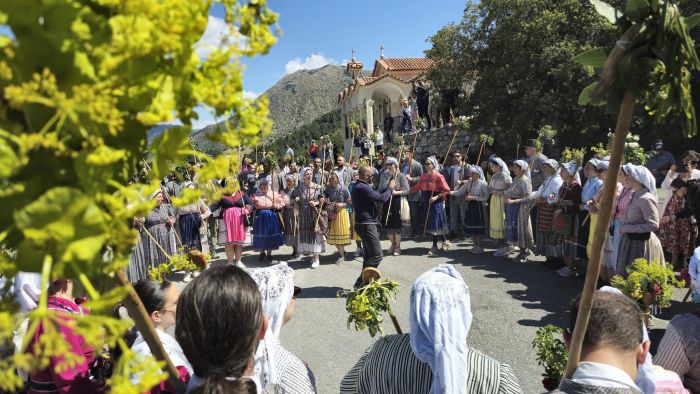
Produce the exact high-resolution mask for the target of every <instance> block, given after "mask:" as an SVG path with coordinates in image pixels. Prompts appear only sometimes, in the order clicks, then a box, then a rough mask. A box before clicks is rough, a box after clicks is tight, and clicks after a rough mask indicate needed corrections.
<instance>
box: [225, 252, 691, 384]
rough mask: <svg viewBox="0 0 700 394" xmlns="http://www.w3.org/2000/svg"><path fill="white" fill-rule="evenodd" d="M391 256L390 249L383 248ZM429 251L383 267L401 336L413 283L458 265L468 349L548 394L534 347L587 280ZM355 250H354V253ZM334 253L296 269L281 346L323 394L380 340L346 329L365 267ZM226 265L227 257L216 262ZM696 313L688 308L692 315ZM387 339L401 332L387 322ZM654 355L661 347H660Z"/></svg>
mask: <svg viewBox="0 0 700 394" xmlns="http://www.w3.org/2000/svg"><path fill="white" fill-rule="evenodd" d="M382 245H383V246H384V248H385V250H386V249H387V248H388V247H389V242H388V241H382ZM427 246H429V243H428V242H427V241H426V242H422V243H416V242H414V241H404V242H403V255H402V256H399V257H394V256H390V257H386V258H385V259H384V261H383V262H382V264H381V266H380V270H381V271H382V274H383V276H384V277H387V278H392V279H394V280H397V281H399V282H400V283H401V287H400V288H399V291H400V292H399V295H398V300H397V304H396V305H395V306H394V307H393V309H394V311H395V313H396V315H397V317H398V320H399V323H400V325H401V328H402V329H403V330H404V331H405V332H407V331H408V329H409V325H408V307H409V294H410V288H411V284H412V283H413V281H414V280H415V279H416V278H417V277H418V276H419V275H420V274H422V273H423V272H425V271H426V270H428V269H430V268H432V267H435V266H436V265H438V264H442V263H447V264H453V265H454V266H455V267H456V268H457V270H458V271H459V272H460V273H461V274H462V276H463V277H464V279H465V281H466V282H467V285H468V286H469V290H470V294H471V305H472V313H473V315H474V320H473V323H472V327H471V330H470V332H469V337H468V339H467V342H468V343H469V345H470V346H472V347H474V348H477V349H479V350H481V351H483V352H485V353H487V354H489V355H491V356H493V357H495V358H496V359H498V360H500V361H502V362H506V363H508V364H510V365H511V366H512V367H513V369H514V370H515V372H516V375H517V377H518V379H519V381H520V384H521V386H522V388H523V391H524V392H525V393H538V392H541V391H542V390H541V387H542V386H541V383H540V381H541V373H542V369H541V367H539V366H538V365H537V363H536V361H535V352H534V350H533V349H532V346H531V343H532V339H533V338H534V336H535V331H536V330H537V328H539V327H542V326H545V325H547V324H550V323H551V324H555V325H558V326H562V327H565V326H566V325H567V323H568V320H567V310H568V305H569V303H570V301H571V299H573V297H574V296H575V295H576V294H578V293H579V292H580V291H581V288H582V286H583V280H582V279H581V278H562V277H560V276H558V275H557V274H556V272H555V269H556V268H558V267H554V266H549V265H547V264H546V263H544V262H542V261H541V259H540V261H532V262H528V263H524V264H518V263H513V262H510V261H509V260H505V259H502V258H496V257H493V256H491V255H490V254H483V255H480V256H475V255H472V254H470V253H469V252H468V251H467V250H466V246H467V244H465V243H457V244H456V245H455V247H454V248H453V249H452V250H449V251H447V252H442V253H441V255H440V256H437V257H427V249H426V247H427ZM350 249H351V250H354V246H351V247H350ZM334 250H335V248H333V249H331V247H329V248H327V251H326V253H324V255H323V256H322V257H321V266H320V267H319V268H318V269H315V270H312V269H310V264H311V263H310V261H309V260H305V261H301V262H292V263H290V264H289V266H290V267H292V268H294V270H295V283H296V284H297V285H298V286H301V287H302V288H303V291H302V293H301V294H300V296H299V297H298V299H297V308H296V314H295V315H294V318H293V319H292V321H290V322H289V323H288V324H287V325H286V326H285V327H284V329H283V330H282V334H281V341H282V344H283V345H284V346H285V347H286V348H287V349H288V350H290V351H291V352H292V353H294V354H296V355H297V356H299V357H301V358H302V359H303V360H304V361H306V362H307V363H308V364H309V365H310V367H311V369H312V370H313V371H314V374H315V375H316V383H317V388H318V391H319V393H323V394H325V393H337V392H338V387H339V383H340V380H341V379H342V377H343V376H344V375H345V373H346V372H347V371H348V370H349V369H350V368H351V367H352V365H353V364H354V363H355V362H356V361H357V360H358V359H359V357H360V355H361V354H362V353H363V352H364V351H365V349H366V348H367V347H368V346H369V345H370V344H371V343H372V341H373V339H372V338H371V337H370V336H369V333H368V332H366V331H359V332H358V331H355V330H354V329H352V328H351V329H348V328H347V326H346V321H347V313H346V312H345V300H344V299H342V298H337V297H336V293H337V292H338V290H341V289H343V288H349V287H351V286H352V284H353V283H354V281H355V278H356V277H357V275H358V273H359V272H360V269H361V267H362V263H361V261H360V260H359V259H357V260H355V261H345V262H342V263H341V264H340V265H336V264H334V263H333V262H332V261H333V260H334V256H332V255H331V252H333V251H334ZM290 252H291V248H286V247H285V248H282V249H281V250H279V251H277V252H275V254H276V255H279V256H280V257H281V259H286V256H287V255H288V254H289V253H290ZM217 257H218V258H219V259H221V258H223V256H222V254H221V253H219V254H218V255H217ZM243 262H244V263H245V264H246V265H248V267H251V268H255V267H259V266H261V265H260V264H259V263H258V262H257V255H255V254H254V253H253V252H252V251H247V252H246V253H245V255H244V257H243ZM684 294H685V290H678V291H676V293H675V296H674V299H675V300H676V301H674V305H673V306H672V308H671V310H670V311H669V312H666V315H661V316H660V317H659V318H656V319H655V320H654V323H653V328H652V330H651V336H652V340H656V341H657V342H658V340H659V339H660V338H661V335H662V334H663V330H664V329H665V327H666V320H663V319H668V318H670V316H671V312H673V313H677V312H678V311H680V310H681V308H680V307H679V305H678V304H679V300H680V299H681V298H682V296H683V295H684ZM690 308H692V306H690V305H687V306H686V307H685V308H683V309H685V310H689V309H690ZM386 319H387V321H386V324H385V326H384V328H385V330H386V333H387V334H392V333H394V328H393V326H392V324H391V321H390V320H389V318H388V316H386ZM653 349H655V346H653Z"/></svg>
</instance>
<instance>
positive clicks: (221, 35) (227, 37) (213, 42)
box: [194, 15, 234, 59]
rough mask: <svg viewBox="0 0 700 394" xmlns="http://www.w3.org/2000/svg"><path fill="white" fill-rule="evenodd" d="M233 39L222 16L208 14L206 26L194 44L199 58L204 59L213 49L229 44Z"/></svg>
mask: <svg viewBox="0 0 700 394" xmlns="http://www.w3.org/2000/svg"><path fill="white" fill-rule="evenodd" d="M233 39H234V37H233V36H232V34H231V31H230V30H229V26H228V25H227V24H226V21H224V20H223V19H222V18H219V17H216V16H213V15H209V18H208V20H207V28H206V30H204V34H202V37H201V38H200V39H199V41H197V43H196V44H194V46H195V50H196V51H197V55H199V57H200V59H204V58H206V57H207V56H209V54H210V53H212V52H213V51H214V50H215V49H217V48H220V47H222V46H224V45H229V44H231V43H232V42H233V41H232V40H233Z"/></svg>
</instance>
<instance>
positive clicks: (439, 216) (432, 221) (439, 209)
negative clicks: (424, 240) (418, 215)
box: [421, 193, 450, 235]
mask: <svg viewBox="0 0 700 394" xmlns="http://www.w3.org/2000/svg"><path fill="white" fill-rule="evenodd" d="M430 194H431V193H421V197H422V199H423V206H424V207H425V209H424V210H423V212H425V213H426V214H428V218H427V220H428V224H427V226H426V227H425V232H426V233H428V234H432V235H443V234H447V233H449V232H450V224H449V222H448V221H447V218H446V217H445V202H444V201H442V199H438V200H437V201H435V202H434V203H433V204H432V205H430V209H428V205H429V204H430ZM423 220H426V217H425V214H424V215H423ZM423 225H425V222H423Z"/></svg>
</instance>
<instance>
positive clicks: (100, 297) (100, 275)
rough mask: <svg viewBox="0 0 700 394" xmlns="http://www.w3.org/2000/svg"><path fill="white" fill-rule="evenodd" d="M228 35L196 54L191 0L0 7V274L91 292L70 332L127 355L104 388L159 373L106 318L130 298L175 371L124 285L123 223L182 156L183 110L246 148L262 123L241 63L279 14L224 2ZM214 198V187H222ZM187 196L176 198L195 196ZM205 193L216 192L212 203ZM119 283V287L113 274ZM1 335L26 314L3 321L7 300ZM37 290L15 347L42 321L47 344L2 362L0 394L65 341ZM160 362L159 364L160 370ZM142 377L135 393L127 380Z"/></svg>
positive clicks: (80, 0) (121, 387)
mask: <svg viewBox="0 0 700 394" xmlns="http://www.w3.org/2000/svg"><path fill="white" fill-rule="evenodd" d="M221 5H222V7H223V9H224V11H225V21H226V25H227V27H228V34H227V35H226V37H224V38H223V39H222V41H221V42H220V45H219V46H218V48H217V49H215V50H213V51H211V52H210V53H209V54H208V55H207V56H206V57H205V56H200V55H199V54H198V52H197V50H196V48H195V43H197V42H198V41H199V39H200V38H201V37H202V34H203V33H204V30H205V28H206V25H207V21H208V16H209V11H210V8H211V7H212V2H211V1H194V2H193V1H189V0H166V1H160V0H124V1H115V0H94V1H92V0H91V1H88V0H51V1H45V0H5V1H2V2H0V24H3V25H6V26H7V27H8V28H9V29H10V30H11V32H12V35H10V36H3V35H0V51H1V52H2V56H0V92H1V93H0V205H2V206H3V209H2V211H1V212H0V245H2V248H3V250H8V251H9V253H2V254H0V271H2V274H3V275H4V276H5V277H6V278H10V279H11V278H12V276H13V275H14V274H15V273H16V272H17V271H30V272H41V274H42V284H43V288H46V285H47V283H48V282H49V280H50V279H53V278H70V279H73V280H74V281H75V282H76V283H78V284H79V285H81V286H82V288H83V289H84V290H85V291H86V292H87V294H88V295H89V298H90V302H89V306H90V307H91V308H92V311H93V313H92V314H91V315H90V316H87V317H84V318H79V319H78V322H77V326H76V330H77V331H78V332H79V333H80V334H82V335H83V336H84V337H85V339H86V340H87V342H88V343H89V344H91V345H92V346H94V348H95V349H101V348H102V346H103V345H104V344H107V345H109V346H112V347H116V346H120V347H122V350H123V351H124V352H125V355H126V357H124V358H123V359H122V361H120V362H119V363H118V364H117V366H116V370H115V373H114V375H113V376H112V378H111V379H110V380H109V384H110V386H111V388H112V390H113V391H115V392H119V393H140V392H143V391H147V389H149V388H150V386H149V385H151V384H153V383H155V382H157V381H158V380H159V379H161V378H162V377H163V375H162V374H161V373H160V372H159V369H158V368H155V366H156V364H155V362H154V360H153V359H150V360H147V359H140V360H135V359H134V357H133V354H132V353H130V351H129V349H128V348H126V347H125V344H124V342H123V341H122V340H121V339H120V338H121V336H122V334H123V332H124V330H125V329H126V326H127V325H128V322H123V321H120V320H118V319H114V318H112V317H110V316H111V308H112V306H113V305H114V304H115V303H116V302H117V301H118V300H120V299H122V298H124V297H125V296H127V297H128V299H127V300H128V301H129V303H128V307H129V308H130V314H131V316H133V317H134V318H135V320H136V324H137V327H138V328H139V330H140V331H141V332H142V333H143V334H144V336H145V337H146V339H147V341H148V342H149V345H150V346H151V348H152V350H153V353H154V354H155V355H156V356H157V357H158V358H159V359H161V360H162V361H163V362H165V363H167V368H166V370H167V371H169V372H171V373H170V376H169V379H170V381H171V382H172V383H174V386H176V387H177V384H176V383H177V377H176V376H174V373H173V372H176V371H175V369H174V367H173V366H172V363H170V362H169V361H168V360H167V356H165V355H164V352H163V351H162V348H161V347H160V345H158V344H157V343H158V342H157V340H154V338H155V337H154V335H155V334H154V333H153V331H152V326H151V325H150V320H148V319H146V318H145V311H144V310H143V307H142V306H141V307H140V308H139V306H140V302H139V301H138V299H137V298H136V297H135V293H134V292H133V289H132V288H131V286H129V285H128V284H125V279H124V276H123V269H124V267H125V266H126V265H127V264H128V260H129V255H130V253H131V250H132V246H133V244H134V243H135V240H136V232H135V231H134V230H133V229H132V228H131V223H132V218H133V217H136V216H143V215H144V214H145V213H147V212H148V211H149V210H150V208H151V207H152V204H151V203H149V202H140V200H139V194H141V195H143V194H145V195H148V193H149V192H150V191H153V190H154V189H155V188H156V183H157V182H158V180H159V179H162V177H163V176H164V175H165V174H166V173H167V171H168V170H169V168H170V165H171V164H172V163H177V162H180V161H182V160H183V159H185V158H187V157H188V156H190V155H194V154H196V152H193V150H192V146H191V144H190V142H189V140H188V136H189V133H190V131H191V127H190V123H191V120H192V119H193V118H195V117H196V113H195V112H194V110H193V108H194V107H195V106H196V105H204V106H206V107H207V108H209V109H210V110H211V111H212V112H213V113H214V114H215V115H217V116H226V117H230V116H235V118H236V119H237V121H236V123H235V125H234V126H233V127H231V128H228V129H226V130H219V131H218V132H217V133H215V134H214V135H213V136H212V138H214V139H216V140H218V141H220V142H222V143H224V144H226V145H228V146H238V144H239V143H243V144H254V143H256V141H257V140H258V138H259V135H260V134H261V133H262V134H265V133H266V132H267V131H269V129H270V121H269V120H268V119H267V115H268V110H267V101H266V100H265V99H262V100H259V101H256V102H252V101H250V100H246V99H244V98H243V94H242V77H241V66H240V63H239V61H238V58H240V57H241V56H253V55H255V54H258V53H266V52H267V51H268V49H269V48H270V46H271V45H272V44H273V43H274V42H275V40H276V38H275V33H274V31H273V29H272V28H271V26H274V24H275V23H276V20H277V15H276V14H274V13H273V12H271V11H270V10H269V9H268V8H267V7H266V5H265V0H257V1H249V2H239V1H237V0H225V1H222V2H221ZM175 117H177V118H179V119H181V120H182V121H183V123H184V124H185V126H184V127H176V128H171V129H168V130H166V131H165V132H164V133H163V134H162V135H160V136H159V137H157V138H156V139H155V140H154V141H153V142H152V144H151V145H150V147H149V146H148V145H147V130H148V129H150V128H151V127H152V126H153V125H155V124H156V123H161V122H167V121H169V120H172V119H173V118H175ZM147 154H148V155H150V158H151V160H152V164H151V167H150V168H151V170H150V172H149V174H148V179H149V180H150V181H151V182H152V183H151V186H150V187H147V188H146V190H139V189H138V188H137V187H136V186H128V187H127V186H125V185H126V184H127V182H128V180H129V179H130V178H131V177H132V176H133V175H134V174H135V173H136V171H137V164H138V163H140V162H142V161H143V160H144V158H145V157H146V156H147ZM234 163H235V158H229V157H217V158H213V159H211V160H209V161H208V163H207V165H205V166H204V167H203V168H202V169H201V172H200V182H203V183H207V182H208V181H209V180H212V179H214V178H217V177H225V176H228V175H229V170H230V169H231V168H232V166H233V165H234ZM219 193H220V191H219ZM198 196H199V193H197V192H188V193H186V194H185V195H184V197H183V198H182V199H179V200H177V201H176V204H184V203H188V202H191V201H194V200H195V199H196V198H197V197H198ZM210 197H211V198H215V196H214V195H210ZM115 279H116V280H115ZM4 295H5V297H3V308H2V309H1V310H0V327H2V329H0V341H1V342H2V343H10V337H11V336H12V331H13V328H14V327H15V326H16V325H17V324H18V323H19V322H20V321H21V319H23V318H24V317H23V316H20V315H19V314H16V313H13V311H14V310H15V308H14V306H13V305H12V303H11V301H10V300H9V298H8V297H7V292H5V293H4ZM46 300H47V295H46V293H45V292H44V293H43V294H42V295H41V298H40V301H39V307H38V308H37V309H36V310H35V311H32V312H31V313H30V314H29V318H30V324H29V329H28V332H27V334H26V335H25V343H24V345H25V346H26V344H27V342H28V341H29V340H30V339H31V338H32V337H33V333H34V330H36V328H37V325H38V324H39V323H44V327H46V334H45V336H46V340H44V341H42V342H40V343H39V344H38V345H37V346H36V347H35V351H36V353H37V355H38V356H37V357H32V356H29V355H26V354H23V353H19V354H17V355H8V354H7V352H3V354H2V356H0V357H2V358H0V388H2V389H3V390H8V391H14V390H15V389H16V388H18V387H19V386H20V385H21V384H22V382H20V381H19V378H17V377H16V376H15V375H14V369H15V367H16V366H17V365H20V366H22V367H23V368H24V369H37V368H44V367H46V365H47V362H48V359H49V357H51V356H54V355H58V354H61V355H65V356H67V358H66V360H67V361H66V364H65V365H62V367H68V368H70V366H71V362H74V361H75V357H69V356H71V355H70V352H69V351H68V348H67V345H66V344H65V342H64V341H63V340H61V338H60V334H59V333H58V332H57V331H56V330H55V328H54V329H52V327H54V326H53V324H51V322H53V321H55V319H56V316H55V314H53V313H51V312H50V311H48V309H47V302H46ZM163 362H161V363H160V364H157V365H158V366H159V367H162V366H163V365H164V364H163ZM134 368H136V369H135V370H136V371H143V372H144V375H142V379H141V383H142V384H141V385H131V384H130V382H129V374H130V373H131V372H133V370H134Z"/></svg>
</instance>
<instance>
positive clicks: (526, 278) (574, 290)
mask: <svg viewBox="0 0 700 394" xmlns="http://www.w3.org/2000/svg"><path fill="white" fill-rule="evenodd" d="M440 254H441V256H443V257H447V258H448V259H451V261H449V262H448V263H450V264H460V265H463V266H468V267H471V268H472V269H474V270H482V271H488V272H489V273H488V274H485V275H484V276H485V277H487V278H492V279H502V280H503V281H505V282H506V283H517V284H521V285H523V286H525V287H526V289H523V290H509V291H507V292H506V293H507V294H508V296H510V297H512V298H513V299H516V300H518V301H520V303H521V305H522V307H524V308H526V309H531V310H542V311H544V312H546V314H545V316H544V317H542V318H539V319H528V317H529V316H527V315H526V316H523V318H522V319H520V320H518V324H520V325H523V326H530V327H544V326H546V325H547V324H554V325H557V326H559V327H565V326H566V325H567V324H568V310H569V304H570V302H571V300H573V299H574V297H575V296H576V295H578V294H579V293H580V292H581V290H582V288H583V281H582V280H581V279H580V278H576V277H570V278H564V277H561V276H559V275H557V273H556V271H555V269H557V268H559V267H561V263H559V264H557V263H546V262H543V261H528V262H526V263H516V262H513V261H512V260H510V259H504V258H501V257H494V256H492V255H491V254H489V253H484V254H481V255H472V254H466V253H465V250H464V249H457V250H454V249H452V250H448V251H446V252H441V253H440Z"/></svg>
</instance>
